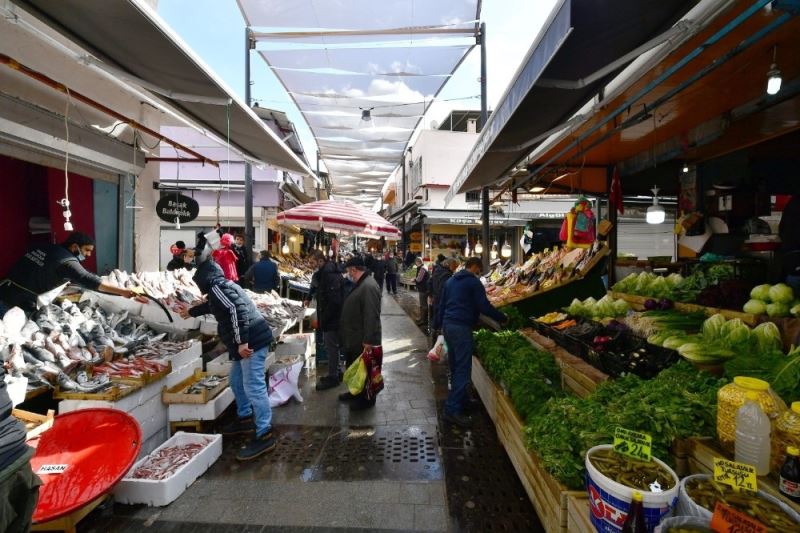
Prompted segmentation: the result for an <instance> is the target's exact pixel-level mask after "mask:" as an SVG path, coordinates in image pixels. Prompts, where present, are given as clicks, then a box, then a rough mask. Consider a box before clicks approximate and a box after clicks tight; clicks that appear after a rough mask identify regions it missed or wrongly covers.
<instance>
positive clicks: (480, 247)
mask: <svg viewBox="0 0 800 533" xmlns="http://www.w3.org/2000/svg"><path fill="white" fill-rule="evenodd" d="M475 253H476V254H482V253H483V245H482V244H481V241H478V244H476V245H475Z"/></svg>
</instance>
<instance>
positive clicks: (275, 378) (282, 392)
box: [268, 359, 303, 407]
mask: <svg viewBox="0 0 800 533" xmlns="http://www.w3.org/2000/svg"><path fill="white" fill-rule="evenodd" d="M302 369H303V360H302V359H301V360H299V361H297V362H296V363H294V364H292V365H287V366H281V367H280V368H278V369H277V370H276V371H275V372H274V373H271V374H270V376H269V389H268V393H269V406H270V407H277V406H279V405H283V404H285V403H286V402H288V401H289V400H290V399H291V398H292V397H294V398H295V399H296V400H297V401H298V402H302V401H303V397H302V396H301V395H300V389H299V388H298V387H297V382H298V380H299V379H300V371H301V370H302Z"/></svg>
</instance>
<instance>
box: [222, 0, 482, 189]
mask: <svg viewBox="0 0 800 533" xmlns="http://www.w3.org/2000/svg"><path fill="white" fill-rule="evenodd" d="M237 1H238V4H239V8H240V9H241V11H242V13H243V15H244V18H245V21H246V22H247V24H248V26H249V27H250V28H251V30H252V32H253V33H252V35H253V37H254V38H255V40H256V41H257V42H258V43H261V44H260V46H259V47H258V48H259V50H258V51H259V53H260V55H261V56H262V57H263V59H264V60H265V61H266V62H267V64H268V65H269V66H270V68H272V69H273V72H274V73H275V75H276V76H277V77H278V79H279V80H280V81H281V83H282V84H283V86H284V87H285V88H286V90H287V92H288V93H289V94H290V95H291V97H292V99H293V100H294V101H295V103H296V104H297V106H298V108H299V109H300V111H301V113H302V114H303V116H304V118H305V119H306V122H307V123H308V125H309V127H310V128H311V131H312V133H313V134H314V136H315V138H316V140H317V145H318V146H319V150H320V155H321V157H322V159H323V161H324V162H325V166H326V167H327V169H328V171H329V175H330V177H331V182H332V184H333V192H334V194H340V195H358V201H359V202H370V203H372V202H374V201H375V200H377V199H378V198H379V197H380V185H382V184H383V182H384V181H385V179H386V178H387V177H388V176H389V175H390V174H391V173H392V171H394V170H395V169H396V168H397V166H398V165H399V164H400V161H401V158H402V155H403V153H404V150H405V147H406V145H407V144H408V141H409V139H410V138H411V135H412V134H413V132H414V130H415V129H416V127H417V125H418V124H419V121H420V119H421V118H422V116H423V115H424V114H425V111H426V109H427V107H428V106H429V105H430V104H431V103H432V102H433V101H434V99H435V97H436V95H437V94H438V93H439V91H440V90H441V89H442V87H443V86H444V84H445V83H446V82H447V80H448V79H449V78H450V76H451V75H452V73H453V72H454V70H455V69H456V68H457V67H458V65H459V64H460V63H461V61H463V60H464V58H465V57H466V55H467V54H468V53H469V51H470V50H471V49H472V47H473V46H474V40H472V39H474V36H475V34H476V31H477V29H478V24H477V22H476V21H477V20H478V18H479V15H480V2H479V1H478V0H437V1H436V2H430V1H428V0H381V1H374V0H348V1H347V2H341V0H237ZM363 113H368V115H369V120H362V114H363ZM340 176H342V177H341V178H339V177H340ZM367 178H369V179H367ZM372 181H374V182H375V184H374V185H375V186H374V187H373V186H371V185H369V184H368V182H372Z"/></svg>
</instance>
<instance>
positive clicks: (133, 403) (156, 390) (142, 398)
mask: <svg viewBox="0 0 800 533" xmlns="http://www.w3.org/2000/svg"><path fill="white" fill-rule="evenodd" d="M163 388H164V380H163V379H160V380H158V381H154V382H153V383H150V384H149V385H146V386H145V387H142V388H141V389H139V390H138V391H136V392H133V393H131V394H129V395H127V396H125V397H123V398H120V399H119V400H117V401H116V402H110V401H105V400H61V401H60V402H59V404H58V412H59V414H61V413H68V412H70V411H77V410H78V409H89V408H91V407H108V408H110V409H117V410H119V411H125V412H126V413H130V412H131V411H133V410H134V409H136V408H137V407H139V406H141V405H144V404H145V403H147V401H148V400H150V399H152V398H153V397H157V398H161V389H163Z"/></svg>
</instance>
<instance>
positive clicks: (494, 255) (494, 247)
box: [489, 241, 497, 260]
mask: <svg viewBox="0 0 800 533" xmlns="http://www.w3.org/2000/svg"><path fill="white" fill-rule="evenodd" d="M489 257H491V258H492V260H495V259H497V241H494V244H492V251H491V252H489Z"/></svg>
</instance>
